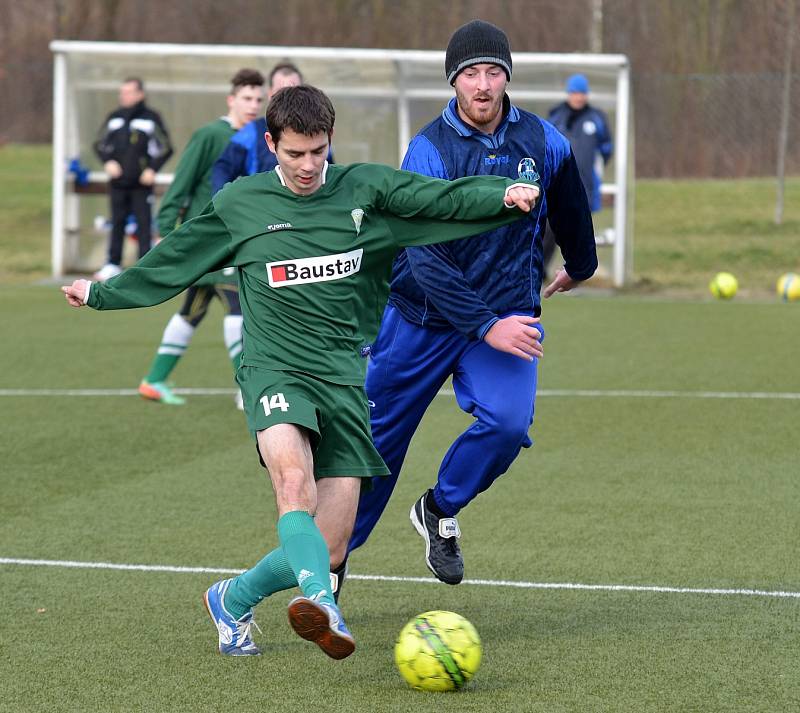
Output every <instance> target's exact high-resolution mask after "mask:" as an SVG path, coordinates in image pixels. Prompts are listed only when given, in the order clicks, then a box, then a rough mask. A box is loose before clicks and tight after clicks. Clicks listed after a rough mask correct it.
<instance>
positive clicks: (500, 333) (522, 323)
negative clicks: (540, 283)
mask: <svg viewBox="0 0 800 713" xmlns="http://www.w3.org/2000/svg"><path fill="white" fill-rule="evenodd" d="M538 322H539V318H538V317H526V316H524V315H519V314H512V315H511V316H510V317H505V318H504V319H499V320H497V321H496V322H495V323H494V324H493V325H492V326H491V328H490V329H489V331H488V332H486V334H485V336H484V337H483V341H484V342H486V343H487V344H488V345H489V346H490V347H492V348H494V349H497V351H500V352H508V353H509V354H513V355H514V356H517V357H519V358H520V359H525V360H526V361H533V360H534V358H539V359H541V357H542V356H543V355H544V352H543V351H542V343H541V341H539V340H540V339H541V338H542V333H541V332H540V331H539V330H538V329H536V327H534V326H532V325H535V324H538Z"/></svg>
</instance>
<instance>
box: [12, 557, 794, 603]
mask: <svg viewBox="0 0 800 713" xmlns="http://www.w3.org/2000/svg"><path fill="white" fill-rule="evenodd" d="M2 564H10V565H32V566H37V567H70V568H73V569H111V570H125V571H136V572H170V573H174V574H234V575H235V574H241V573H242V572H243V571H244V570H241V569H226V568H217V567H179V566H174V565H160V564H115V563H112V562H77V561H73V560H40V559H17V558H14V557H0V565H2ZM347 578H348V579H355V580H362V581H366V582H409V583H414V584H439V580H437V579H434V578H433V577H392V576H387V575H380V574H348V575H347ZM462 584H472V585H476V586H483V587H516V588H518V589H572V590H585V591H601V592H652V593H656V594H716V595H732V596H749V597H776V598H779V599H800V592H786V591H770V590H764V589H716V588H711V587H702V588H694V587H661V586H645V585H628V584H578V583H575V582H515V581H510V580H504V579H465V580H463V582H462Z"/></svg>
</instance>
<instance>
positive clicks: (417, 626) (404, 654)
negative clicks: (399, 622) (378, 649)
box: [394, 611, 481, 691]
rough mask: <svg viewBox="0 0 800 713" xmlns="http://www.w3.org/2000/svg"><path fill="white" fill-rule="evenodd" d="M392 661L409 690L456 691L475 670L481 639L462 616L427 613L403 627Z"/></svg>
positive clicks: (479, 661)
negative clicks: (409, 687) (410, 688)
mask: <svg viewBox="0 0 800 713" xmlns="http://www.w3.org/2000/svg"><path fill="white" fill-rule="evenodd" d="M394 660H395V663H396V664H397V668H398V669H399V670H400V674H401V675H402V676H403V678H404V679H405V680H406V682H407V683H408V685H409V686H411V687H412V688H416V689H417V690H420V691H456V690H458V689H459V688H461V687H463V686H465V685H466V684H467V683H468V682H469V681H470V679H471V678H472V677H473V676H474V675H475V672H476V671H477V670H478V666H479V665H480V663H481V639H480V637H479V636H478V632H477V631H475V627H474V626H472V624H470V623H469V622H468V621H467V620H466V619H465V618H464V617H463V616H461V615H459V614H455V613H454V612H451V611H428V612H425V613H424V614H420V615H419V616H416V617H414V618H413V619H412V620H411V621H410V622H408V624H406V625H405V626H404V627H403V629H402V631H401V632H400V636H398V637H397V643H396V644H395V646H394Z"/></svg>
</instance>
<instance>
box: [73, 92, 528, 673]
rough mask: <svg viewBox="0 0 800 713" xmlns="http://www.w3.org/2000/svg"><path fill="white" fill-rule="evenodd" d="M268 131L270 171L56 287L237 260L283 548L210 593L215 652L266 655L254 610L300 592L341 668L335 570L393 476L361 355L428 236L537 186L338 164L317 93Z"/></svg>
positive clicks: (466, 227)
mask: <svg viewBox="0 0 800 713" xmlns="http://www.w3.org/2000/svg"><path fill="white" fill-rule="evenodd" d="M267 124H268V126H269V128H270V131H269V133H267V134H266V136H265V139H266V140H267V143H268V145H269V147H270V149H271V150H272V151H273V152H274V153H275V154H276V156H277V159H278V166H277V167H276V169H275V170H274V171H270V172H267V173H259V174H255V175H253V176H249V177H246V178H242V179H239V180H238V181H236V182H234V183H232V184H229V185H228V186H226V187H225V188H224V189H223V190H222V191H220V192H219V193H217V194H216V195H215V196H214V198H213V201H212V203H211V204H210V205H209V206H207V207H206V209H205V210H204V211H203V212H202V213H201V214H200V215H199V216H198V217H196V218H194V219H193V220H190V221H188V222H186V223H184V224H183V225H181V226H180V227H179V228H178V229H177V230H176V231H175V232H174V233H173V234H172V235H170V236H169V237H167V239H166V240H164V241H162V242H161V244H159V245H158V247H157V248H156V249H154V250H153V251H151V252H150V254H148V255H147V256H146V257H145V258H144V259H143V260H141V261H140V262H139V263H137V264H136V265H135V266H133V267H132V268H130V269H128V270H127V271H126V272H125V273H124V274H122V275H120V276H119V277H117V278H114V279H112V280H109V281H108V282H107V283H105V284H103V285H99V284H94V283H91V282H88V281H86V280H76V281H75V282H73V283H72V285H71V286H69V287H63V288H62V290H63V291H64V293H65V295H66V298H67V301H68V302H69V304H71V305H72V306H74V307H80V306H82V305H84V304H88V305H89V306H90V307H93V308H95V309H125V308H131V307H142V306H148V305H153V304H157V303H159V302H163V301H164V300H167V299H169V298H170V297H172V296H173V295H175V294H176V293H178V292H179V291H180V290H181V289H183V288H184V287H186V286H187V285H189V284H192V282H193V281H194V280H196V279H197V278H199V277H200V276H201V275H204V274H206V273H207V272H209V271H211V270H216V269H219V268H221V267H224V266H226V265H235V267H236V269H237V271H238V275H239V282H240V292H241V300H242V311H243V315H244V351H243V354H242V361H241V366H240V368H239V372H238V374H237V380H238V382H239V385H240V387H241V389H242V393H243V395H244V404H245V413H246V415H247V420H248V425H249V427H250V429H251V431H252V432H253V433H254V435H255V437H256V443H257V448H258V452H259V455H260V457H261V459H262V463H263V464H265V465H266V467H267V469H268V471H269V475H270V479H271V481H272V486H273V489H274V491H275V500H276V504H277V510H278V523H277V530H278V539H279V545H278V547H277V548H276V549H274V550H273V551H272V552H270V553H269V554H268V555H267V556H266V557H264V558H263V559H262V560H261V561H260V562H258V563H257V564H256V565H255V566H254V567H252V568H251V569H249V570H247V571H246V572H244V573H243V574H241V575H239V576H238V577H235V578H233V579H226V580H222V581H220V582H217V583H215V584H213V585H212V586H211V587H210V588H209V589H208V590H207V591H206V593H205V596H204V599H205V603H206V607H207V608H208V611H209V614H210V615H211V618H212V620H213V621H214V624H215V626H216V627H217V632H218V639H219V644H218V646H219V650H220V652H222V653H224V654H229V655H238V656H246V655H253V654H258V653H260V651H259V649H258V648H257V647H256V645H255V644H254V643H253V641H252V637H251V627H252V625H253V611H252V608H253V607H254V606H255V605H256V604H258V603H259V602H260V601H261V600H262V599H264V598H265V597H267V596H269V595H270V594H273V593H275V592H278V591H282V590H285V589H290V588H292V587H295V586H299V587H300V589H301V590H302V595H301V596H298V597H295V598H294V599H292V600H291V602H290V603H289V609H288V613H289V621H290V624H291V625H292V627H293V628H294V629H295V631H296V632H297V633H298V634H299V635H300V636H302V637H303V638H305V639H308V640H311V641H314V642H315V643H317V644H318V645H319V646H320V647H321V648H322V649H323V651H324V652H325V653H326V654H328V655H329V656H331V657H332V658H344V657H345V656H348V655H350V654H351V653H352V652H353V651H354V649H355V642H354V641H353V637H352V635H351V634H350V632H349V631H348V629H347V627H346V625H345V623H344V620H343V619H342V617H341V614H340V612H339V609H338V607H337V606H336V604H335V602H334V598H333V594H332V592H331V586H330V565H331V563H333V565H334V566H335V565H338V564H339V563H340V562H341V561H342V559H343V558H344V555H345V550H346V547H347V542H348V539H349V537H350V532H351V530H352V527H353V521H354V518H355V513H356V508H357V505H358V495H359V491H360V489H361V485H362V482H366V481H364V480H363V479H364V478H368V477H369V476H373V475H381V474H386V473H387V472H388V471H387V469H386V466H385V464H384V463H383V461H382V460H381V458H380V456H379V455H378V453H377V451H376V450H375V447H374V446H373V444H372V440H371V437H370V428H369V408H368V405H367V399H366V395H365V393H364V388H363V384H364V375H365V371H366V365H365V362H366V359H365V357H364V350H363V345H365V344H366V343H368V342H369V341H370V340H371V339H372V338H373V337H374V335H375V333H376V332H377V328H378V324H379V321H380V316H381V312H382V311H383V307H384V305H385V303H386V299H387V297H388V290H389V284H388V278H389V274H390V271H391V265H392V260H393V258H394V256H395V255H396V254H397V252H398V250H399V249H400V248H401V247H403V246H408V245H421V244H427V243H429V242H430V240H431V238H430V236H431V235H435V236H436V238H437V240H439V241H441V240H455V239H457V238H460V237H465V236H468V235H472V234H476V233H480V232H485V231H486V230H488V229H490V228H494V227H498V226H500V225H504V224H507V223H510V222H513V221H515V220H519V219H521V218H523V217H524V216H523V213H522V212H521V211H524V212H530V210H531V208H532V206H533V205H534V203H535V201H536V198H537V197H538V195H539V189H538V187H537V186H535V185H532V184H531V183H523V182H517V183H515V182H512V181H511V180H510V179H505V178H500V177H493V176H492V177H484V176H481V177H469V178H463V179H460V180H457V181H443V180H439V179H432V178H428V177H425V176H421V175H419V174H415V173H410V172H407V171H398V170H395V169H392V168H390V167H389V166H379V165H375V164H353V165H349V166H334V165H330V166H329V165H328V163H327V161H326V160H325V157H326V156H327V154H328V147H329V145H330V139H331V135H332V133H333V124H334V110H333V106H332V105H331V103H330V101H329V100H328V98H327V97H326V96H325V95H324V94H323V93H322V92H320V91H319V90H318V89H315V88H314V87H310V86H301V87H291V88H288V89H284V90H283V91H281V92H279V93H278V94H277V95H276V97H275V98H274V99H273V100H272V102H271V103H270V106H269V108H268V110H267ZM515 207H516V208H518V209H519V210H517V209H514V208H515ZM526 219H527V218H526ZM226 497H227V493H226V492H222V493H220V500H221V502H226Z"/></svg>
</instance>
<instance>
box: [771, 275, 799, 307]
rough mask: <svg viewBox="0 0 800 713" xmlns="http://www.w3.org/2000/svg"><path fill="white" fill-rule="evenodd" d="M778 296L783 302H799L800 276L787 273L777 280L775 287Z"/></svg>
mask: <svg viewBox="0 0 800 713" xmlns="http://www.w3.org/2000/svg"><path fill="white" fill-rule="evenodd" d="M775 289H776V290H777V292H778V296H779V297H781V298H782V299H783V301H784V302H794V301H795V300H800V275H797V274H795V273H794V272H787V273H786V274H785V275H781V276H780V277H779V278H778V284H777V285H775Z"/></svg>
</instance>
